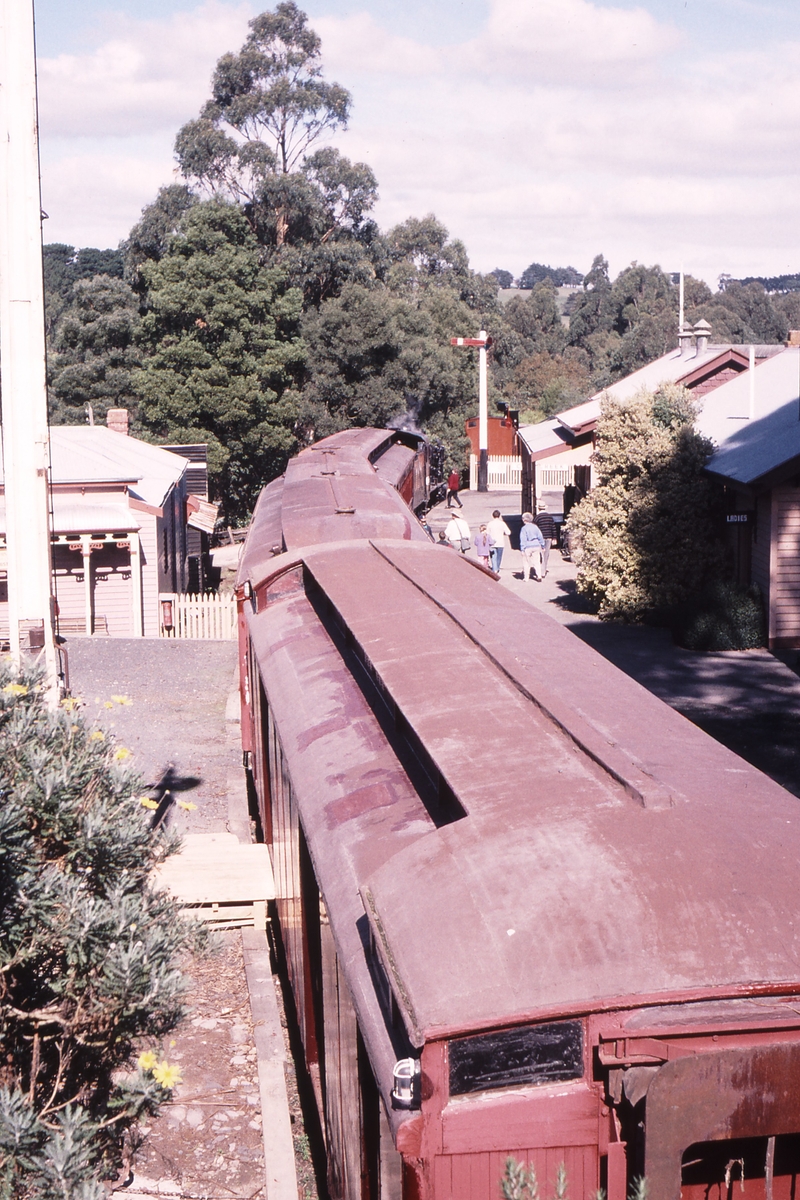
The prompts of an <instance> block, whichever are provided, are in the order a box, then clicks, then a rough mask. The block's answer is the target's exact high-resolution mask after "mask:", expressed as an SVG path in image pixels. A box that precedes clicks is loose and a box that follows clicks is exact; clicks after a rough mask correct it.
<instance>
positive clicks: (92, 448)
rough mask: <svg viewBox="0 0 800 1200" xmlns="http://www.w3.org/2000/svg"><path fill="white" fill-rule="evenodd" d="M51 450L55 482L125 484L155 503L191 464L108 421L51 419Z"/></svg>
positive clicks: (151, 503)
mask: <svg viewBox="0 0 800 1200" xmlns="http://www.w3.org/2000/svg"><path fill="white" fill-rule="evenodd" d="M50 455H51V459H52V464H53V473H52V479H53V483H55V484H58V483H64V484H80V483H116V484H127V485H128V488H129V491H130V494H131V495H132V496H135V497H136V498H137V499H139V500H143V501H144V503H145V504H150V505H153V507H156V508H159V507H160V506H161V504H162V503H163V501H164V499H165V498H166V496H167V494H168V493H169V491H170V489H171V488H172V487H173V486H174V485H175V484H176V483H177V482H178V480H179V479H180V478H181V476H182V475H183V473H184V471H185V470H186V469H187V466H188V460H187V459H185V458H183V457H181V456H180V455H177V454H172V453H171V452H170V451H169V450H163V449H162V448H161V447H160V446H151V445H150V444H149V443H148V442H143V441H141V440H140V439H139V438H135V437H130V436H127V435H125V434H122V433H115V432H114V431H113V430H111V429H107V428H106V427H105V426H104V425H53V426H52V427H51V429H50ZM2 478H3V476H2V466H1V464H0V482H2Z"/></svg>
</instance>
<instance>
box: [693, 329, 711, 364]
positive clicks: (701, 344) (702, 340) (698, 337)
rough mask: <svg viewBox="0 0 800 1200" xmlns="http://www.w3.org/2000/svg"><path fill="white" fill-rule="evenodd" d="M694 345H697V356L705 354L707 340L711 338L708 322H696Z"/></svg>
mask: <svg viewBox="0 0 800 1200" xmlns="http://www.w3.org/2000/svg"><path fill="white" fill-rule="evenodd" d="M694 337H695V344H696V345H697V355H698V357H699V356H700V355H701V354H705V352H706V350H707V349H708V339H709V338H710V337H711V326H710V325H709V323H708V321H698V322H697V324H696V325H695V327H694Z"/></svg>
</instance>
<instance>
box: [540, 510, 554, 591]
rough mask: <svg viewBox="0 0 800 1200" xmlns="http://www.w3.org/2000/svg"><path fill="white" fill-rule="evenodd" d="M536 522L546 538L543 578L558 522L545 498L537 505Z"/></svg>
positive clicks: (543, 553) (543, 554)
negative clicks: (550, 511) (549, 509)
mask: <svg viewBox="0 0 800 1200" xmlns="http://www.w3.org/2000/svg"><path fill="white" fill-rule="evenodd" d="M536 524H537V525H538V526H539V528H540V529H541V531H542V537H543V538H544V550H543V551H542V579H544V577H545V575H546V574H547V564H548V562H549V560H550V547H551V546H552V544H553V538H554V537H555V536H556V523H555V521H554V520H553V518H552V517H551V516H550V513H549V512H548V511H547V505H546V504H545V502H544V500H540V501H539V503H538V504H537V506H536Z"/></svg>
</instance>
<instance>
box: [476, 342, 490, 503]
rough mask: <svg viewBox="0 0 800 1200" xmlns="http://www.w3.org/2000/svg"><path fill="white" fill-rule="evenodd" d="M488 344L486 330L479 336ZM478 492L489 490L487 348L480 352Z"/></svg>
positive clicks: (484, 347) (482, 347) (481, 348)
mask: <svg viewBox="0 0 800 1200" xmlns="http://www.w3.org/2000/svg"><path fill="white" fill-rule="evenodd" d="M478 337H479V338H482V339H483V341H484V343H485V342H486V330H485V329H482V330H481V331H480V333H479V334H478ZM478 450H479V452H480V453H479V455H478V491H479V492H486V491H488V490H489V388H488V380H487V375H486V346H485V345H483V346H481V347H480V349H479V350H478Z"/></svg>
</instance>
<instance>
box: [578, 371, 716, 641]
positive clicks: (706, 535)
mask: <svg viewBox="0 0 800 1200" xmlns="http://www.w3.org/2000/svg"><path fill="white" fill-rule="evenodd" d="M693 418H694V410H693V406H692V400H691V395H690V393H688V392H687V391H686V390H685V389H683V388H679V387H676V386H674V385H672V384H670V385H667V386H665V387H663V388H661V389H659V390H658V391H657V392H655V393H652V392H648V391H644V390H643V391H640V392H638V393H637V394H636V395H635V396H634V397H632V398H631V399H630V400H627V401H626V402H625V403H624V404H621V403H619V402H617V401H615V400H612V399H610V398H607V399H605V400H604V401H603V405H602V415H601V418H600V420H599V422H598V426H597V449H596V451H595V457H594V463H595V469H596V471H597V473H598V475H599V482H598V485H597V486H596V487H595V488H594V489H593V490H592V491H591V492H590V493H589V495H588V496H587V497H586V498H585V499H584V500H582V501H581V502H580V504H578V505H577V506H576V507H575V508H574V509H573V510H572V512H571V513H570V516H569V522H568V528H569V533H570V538H571V539H572V544H573V545H574V547H575V550H576V558H577V561H578V564H579V565H578V590H579V592H580V593H581V594H582V595H585V596H588V597H589V598H590V599H591V600H592V601H593V602H594V603H595V604H596V606H597V609H598V611H599V613H600V615H601V616H604V617H614V618H620V619H623V620H640V619H641V618H642V617H643V616H644V615H645V614H647V613H652V612H658V611H659V610H666V609H668V608H671V607H674V606H675V605H677V604H680V603H681V602H682V601H683V600H685V599H686V598H687V597H688V596H689V595H691V594H693V593H696V592H699V591H700V590H701V589H702V587H703V586H704V585H705V584H706V583H707V582H708V581H709V580H712V579H714V578H716V577H718V576H719V574H720V573H721V572H723V571H724V568H725V561H726V555H725V550H724V546H723V544H722V541H721V539H720V537H719V528H720V519H721V518H720V507H719V505H720V497H719V495H718V492H717V489H716V488H715V486H714V484H713V483H712V481H711V479H710V478H709V476H708V475H707V474H706V473H705V471H704V469H703V468H704V466H705V464H706V462H707V461H708V458H709V457H710V455H711V451H712V446H711V443H710V442H708V441H707V440H706V439H705V438H702V437H701V436H700V435H699V434H698V433H697V432H696V431H695V430H694V428H693V424H692V422H693Z"/></svg>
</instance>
